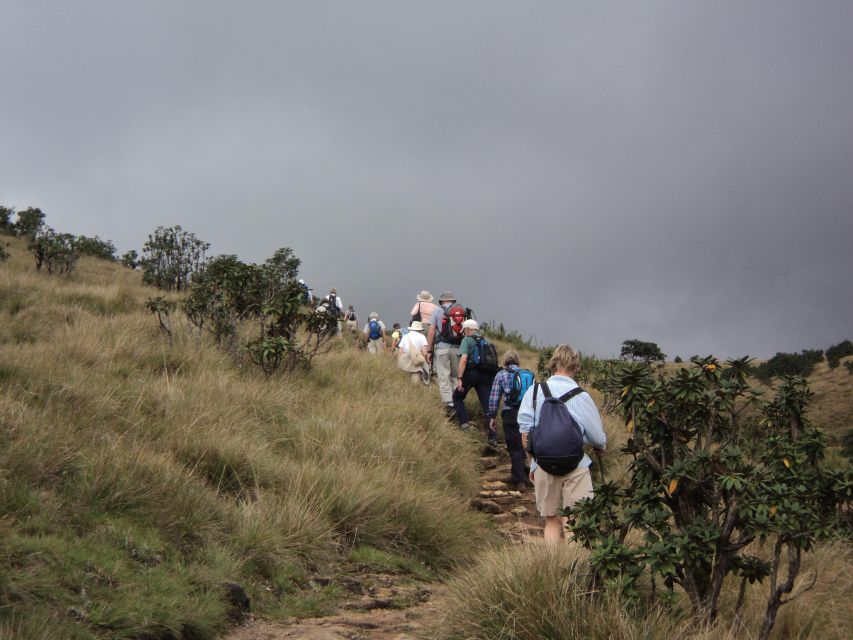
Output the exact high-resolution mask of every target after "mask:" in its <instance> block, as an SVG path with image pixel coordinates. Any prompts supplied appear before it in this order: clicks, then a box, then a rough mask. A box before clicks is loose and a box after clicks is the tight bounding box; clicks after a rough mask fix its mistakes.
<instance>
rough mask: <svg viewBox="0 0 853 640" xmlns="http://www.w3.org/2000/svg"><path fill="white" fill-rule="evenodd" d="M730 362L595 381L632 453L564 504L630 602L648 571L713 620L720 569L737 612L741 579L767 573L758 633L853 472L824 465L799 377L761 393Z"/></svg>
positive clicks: (627, 372) (829, 528)
mask: <svg viewBox="0 0 853 640" xmlns="http://www.w3.org/2000/svg"><path fill="white" fill-rule="evenodd" d="M726 364H727V366H726V367H721V366H720V364H719V363H718V362H717V360H716V359H715V358H713V357H707V358H704V359H695V360H694V361H693V366H691V367H685V368H682V369H680V370H679V371H677V372H676V373H675V375H673V376H671V377H669V378H664V377H662V376H660V377H658V376H655V375H654V373H653V371H652V369H651V367H650V366H648V365H647V364H638V363H630V364H623V365H621V366H619V367H617V368H615V369H614V370H613V372H612V373H611V374H610V375H609V376H607V377H606V378H605V379H603V380H602V381H601V382H600V383H599V384H598V386H599V387H600V388H601V389H602V390H603V391H604V392H605V393H606V394H608V395H609V396H611V397H612V398H616V402H615V404H616V406H617V407H618V410H619V412H620V413H621V415H622V417H623V418H624V420H625V425H626V428H627V429H628V432H629V433H630V438H629V440H628V442H627V445H626V446H625V448H624V451H625V452H626V453H627V454H629V455H630V456H631V457H632V458H633V462H632V463H631V467H630V471H629V475H628V478H627V480H626V481H625V482H619V481H608V482H604V483H602V484H601V485H600V486H598V487H597V488H596V492H595V496H594V498H592V499H591V500H585V501H581V502H580V503H579V504H578V505H576V506H575V508H574V509H573V510H572V511H571V514H570V515H571V518H572V520H573V528H574V533H575V535H576V537H577V538H578V540H579V541H580V542H581V543H582V544H583V545H584V546H586V547H588V548H589V549H590V550H591V551H592V563H593V566H594V568H595V570H596V572H597V574H598V576H599V577H600V579H601V580H602V581H603V583H604V585H605V586H606V587H607V588H608V589H612V590H614V591H618V592H621V593H622V594H623V595H625V596H627V597H628V598H629V599H631V598H633V599H637V598H639V594H640V591H639V589H638V583H639V581H640V577H641V576H647V577H648V578H649V579H650V581H651V585H652V591H653V593H654V594H655V595H656V596H657V597H658V598H659V599H660V600H661V601H662V602H663V603H671V602H673V601H674V600H675V590H676V588H680V589H682V590H683V591H684V592H686V594H687V596H688V597H689V600H690V604H691V606H692V609H693V611H694V613H695V614H696V615H697V616H699V617H701V618H702V619H704V620H705V621H707V622H713V621H714V620H715V618H716V616H717V613H718V609H719V599H720V594H721V591H722V587H723V583H724V582H725V581H726V580H727V579H728V578H729V577H731V576H734V577H736V578H738V579H740V580H741V598H740V601H739V602H738V603H737V605H736V608H737V610H738V611H739V610H740V609H741V608H742V606H743V594H744V592H745V586H746V583H747V582H754V581H763V580H765V579H766V578H769V579H770V596H769V598H768V602H767V609H766V616H765V621H764V628H763V630H762V635H761V637H762V638H766V637H767V635H768V634H769V632H770V629H771V628H772V626H773V622H774V621H775V617H776V613H777V611H778V609H779V607H780V606H781V605H782V604H784V603H785V602H786V600H785V598H784V596H785V595H786V594H790V593H791V591H792V590H793V587H794V582H795V580H796V577H797V575H798V573H799V568H800V561H801V557H802V553H803V552H805V551H809V550H810V549H811V548H812V546H813V545H814V543H815V542H816V541H817V540H820V539H823V538H826V537H828V536H830V535H832V534H833V533H834V530H835V527H836V524H837V522H838V517H839V513H840V509H841V508H842V506H844V505H849V503H850V500H851V493H853V482H851V478H850V476H849V474H848V475H846V476H845V475H844V474H842V472H840V471H834V470H827V469H824V468H822V466H821V464H820V462H821V459H822V457H823V453H824V437H823V434H822V432H821V431H820V430H819V429H817V428H815V427H814V426H813V425H812V424H811V423H810V422H809V420H808V419H807V417H806V412H807V409H808V403H809V399H810V397H811V393H810V392H809V390H808V388H807V387H806V384H805V381H804V380H803V379H802V378H798V377H788V378H785V379H784V381H783V382H782V384H781V385H780V387H779V388H778V390H777V393H776V396H775V397H774V398H773V399H772V400H770V401H766V402H765V401H762V400H761V399H760V394H761V390H760V389H753V388H751V387H750V386H749V385H748V384H747V370H748V366H749V360H748V359H747V358H741V359H738V360H729V361H728V362H727V363H726ZM633 530H636V531H638V532H639V533H640V534H641V535H639V536H629V534H630V533H631V531H633ZM755 540H761V541H764V540H768V541H770V542H771V544H772V548H773V551H774V554H773V559H772V560H771V561H770V562H766V561H764V560H762V559H760V558H758V557H756V556H753V555H750V554H748V553H747V552H746V551H745V550H746V548H747V547H748V546H749V545H750V544H751V543H752V542H753V541H755ZM783 573H784V574H785V576H786V577H785V579H783V578H782V574H783Z"/></svg>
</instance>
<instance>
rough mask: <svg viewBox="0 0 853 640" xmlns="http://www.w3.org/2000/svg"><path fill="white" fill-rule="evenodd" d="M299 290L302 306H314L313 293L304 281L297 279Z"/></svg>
mask: <svg viewBox="0 0 853 640" xmlns="http://www.w3.org/2000/svg"><path fill="white" fill-rule="evenodd" d="M299 288H300V289H301V290H302V304H304V305H305V306H308V307H313V306H314V292H313V291H311V287H309V286H308V285H307V284H306V282H305V280H303V279H302V278H299Z"/></svg>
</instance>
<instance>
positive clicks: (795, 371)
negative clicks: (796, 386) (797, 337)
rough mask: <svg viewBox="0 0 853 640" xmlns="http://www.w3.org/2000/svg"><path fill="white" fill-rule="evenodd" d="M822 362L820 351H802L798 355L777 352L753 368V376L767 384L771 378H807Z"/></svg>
mask: <svg viewBox="0 0 853 640" xmlns="http://www.w3.org/2000/svg"><path fill="white" fill-rule="evenodd" d="M820 362H823V351H822V350H820V349H803V350H802V351H801V352H800V353H782V352H779V353H777V354H776V355H775V356H773V357H772V358H770V359H769V360H768V361H767V362H763V363H761V364H760V365H758V366H757V367H755V368H754V373H755V376H756V377H757V378H758V379H759V380H761V381H762V382H769V381H770V379H771V378H773V377H783V376H802V377H804V378H805V377H808V376H810V375H811V373H812V371H814V368H815V365H817V364H819V363H820Z"/></svg>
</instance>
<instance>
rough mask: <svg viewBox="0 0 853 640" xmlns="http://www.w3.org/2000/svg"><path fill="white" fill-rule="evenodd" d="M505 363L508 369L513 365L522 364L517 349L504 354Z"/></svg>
mask: <svg viewBox="0 0 853 640" xmlns="http://www.w3.org/2000/svg"><path fill="white" fill-rule="evenodd" d="M503 363H504V366H505V367H508V366H509V365H511V364H521V359H520V357H519V355H518V351H516V350H515V349H510V350H509V351H507V352H506V353H505V354H504V359H503Z"/></svg>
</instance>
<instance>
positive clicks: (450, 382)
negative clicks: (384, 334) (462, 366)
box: [427, 291, 464, 417]
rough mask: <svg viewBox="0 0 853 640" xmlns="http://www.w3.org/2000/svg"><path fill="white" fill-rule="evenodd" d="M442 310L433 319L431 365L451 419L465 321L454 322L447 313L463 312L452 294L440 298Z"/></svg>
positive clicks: (429, 335)
mask: <svg viewBox="0 0 853 640" xmlns="http://www.w3.org/2000/svg"><path fill="white" fill-rule="evenodd" d="M438 302H439V306H437V307H436V308H435V310H434V311H433V312H432V316H430V321H429V333H428V334H427V342H428V343H429V362H430V363H431V364H432V365H433V367H434V368H435V375H436V377H437V378H438V391H439V394H440V395H441V401H442V402H443V403H444V407H445V412H446V414H447V416H448V417H450V416H452V415H453V414H454V413H455V412H456V409H455V408H454V403H453V390H454V389H455V388H456V383H457V381H458V378H457V371H458V369H459V348H458V347H459V344H460V343H461V342H462V337H463V336H462V335H461V331H462V328H461V327H462V320H464V312H463V317H462V318H459V317H458V316H457V317H455V318H451V317H450V316H449V315H448V313H447V312H449V311H450V309H451V308H461V307H458V305H456V296H455V295H453V294H452V293H451V292H450V291H445V292H444V293H442V294H441V296H440V297H439V298H438Z"/></svg>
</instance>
